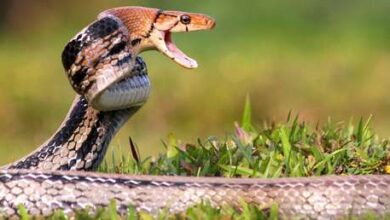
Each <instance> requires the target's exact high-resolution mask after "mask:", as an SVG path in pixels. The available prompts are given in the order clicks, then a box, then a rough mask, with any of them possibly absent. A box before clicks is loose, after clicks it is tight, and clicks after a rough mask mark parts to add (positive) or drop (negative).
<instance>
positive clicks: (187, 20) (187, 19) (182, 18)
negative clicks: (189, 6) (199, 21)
mask: <svg viewBox="0 0 390 220" xmlns="http://www.w3.org/2000/svg"><path fill="white" fill-rule="evenodd" d="M180 22H181V23H183V24H189V23H191V17H190V16H188V15H182V16H180Z"/></svg>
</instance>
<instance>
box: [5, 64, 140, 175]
mask: <svg viewBox="0 0 390 220" xmlns="http://www.w3.org/2000/svg"><path fill="white" fill-rule="evenodd" d="M132 75H136V76H143V77H147V70H146V64H145V63H144V62H143V60H142V59H141V58H137V59H136V64H135V67H134V68H133V73H132ZM139 108H140V106H135V107H132V108H128V109H124V110H118V111H108V112H104V111H98V110H96V109H94V108H92V107H91V106H90V105H89V104H88V102H87V100H86V99H85V98H84V97H83V96H79V95H78V96H76V98H75V100H74V102H73V104H72V106H71V109H70V111H69V113H68V115H67V117H66V118H65V120H64V122H63V123H62V125H61V127H60V128H59V129H58V131H57V132H56V133H55V134H54V135H53V137H52V138H50V139H49V140H48V141H47V142H46V143H44V144H43V145H42V146H41V147H39V148H38V149H37V150H36V151H35V152H33V153H32V154H30V155H28V156H26V157H25V158H23V159H21V160H19V161H16V162H14V163H13V164H11V165H8V166H5V167H3V169H31V170H96V168H97V167H98V166H99V164H100V163H101V161H102V160H103V157H104V155H105V153H106V150H107V147H108V145H109V143H110V141H111V138H112V137H113V136H114V135H115V134H116V132H117V131H118V130H119V128H120V127H121V126H122V125H123V124H124V123H125V122H126V121H127V120H128V119H129V117H130V116H131V115H133V114H134V113H135V112H137V110H138V109H139Z"/></svg>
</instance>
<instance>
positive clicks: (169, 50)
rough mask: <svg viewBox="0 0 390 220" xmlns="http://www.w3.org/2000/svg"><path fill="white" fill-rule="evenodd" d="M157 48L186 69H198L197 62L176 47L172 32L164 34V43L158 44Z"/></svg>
mask: <svg viewBox="0 0 390 220" xmlns="http://www.w3.org/2000/svg"><path fill="white" fill-rule="evenodd" d="M157 48H158V49H159V50H160V51H161V52H162V53H163V54H165V55H166V56H168V57H169V58H171V59H172V60H173V61H175V62H176V63H178V64H180V65H181V66H183V67H185V68H188V69H194V68H197V67H198V63H197V62H196V60H194V59H192V58H190V57H188V56H187V55H185V54H184V53H183V52H182V51H181V50H180V49H179V48H177V47H176V45H175V43H174V42H173V41H172V36H171V32H165V33H164V42H161V43H159V44H157Z"/></svg>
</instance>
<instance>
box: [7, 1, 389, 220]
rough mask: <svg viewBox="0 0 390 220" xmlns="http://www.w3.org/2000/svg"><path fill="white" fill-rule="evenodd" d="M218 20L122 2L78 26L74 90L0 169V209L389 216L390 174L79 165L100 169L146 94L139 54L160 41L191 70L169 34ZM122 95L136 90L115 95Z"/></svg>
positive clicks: (70, 70)
mask: <svg viewBox="0 0 390 220" xmlns="http://www.w3.org/2000/svg"><path fill="white" fill-rule="evenodd" d="M214 26H215V22H214V20H213V19H212V18H210V17H208V16H206V15H202V14H196V13H185V12H178V11H163V10H158V9H151V8H141V7H123V8H117V9H110V10H107V11H105V12H103V13H101V14H100V15H99V17H98V20H96V21H95V22H93V23H92V24H90V25H89V26H87V27H86V28H85V29H84V30H82V31H81V32H80V33H79V34H77V35H76V36H75V37H74V38H73V39H72V40H71V41H70V42H69V43H68V44H67V45H66V46H65V49H64V51H63V53H62V62H63V66H64V69H65V71H66V75H67V77H68V78H69V82H70V84H71V86H72V88H73V89H74V90H75V91H76V92H77V93H78V95H77V96H76V98H75V101H74V103H73V105H72V107H71V109H70V111H69V113H68V115H67V116H66V118H65V120H64V122H63V123H62V124H61V126H60V128H59V129H58V130H57V132H55V134H54V135H53V136H52V137H51V138H50V139H49V140H48V141H46V143H44V144H43V145H42V146H41V147H39V148H38V149H37V150H36V151H35V152H33V153H31V154H30V155H29V156H27V157H25V158H23V159H21V160H19V161H16V162H15V163H13V164H10V165H7V166H5V167H3V168H2V169H1V170H0V217H1V218H19V215H20V213H18V205H21V204H22V205H24V207H25V208H26V211H27V212H28V214H29V215H31V216H33V217H47V216H50V215H52V214H53V213H54V212H56V211H57V210H63V211H64V212H65V213H66V214H68V215H69V216H71V217H72V216H74V215H75V212H77V211H78V210H82V209H87V208H88V209H89V210H90V212H91V213H95V212H96V210H97V209H98V208H99V207H107V206H108V205H109V204H110V202H111V201H112V200H115V201H116V204H117V210H118V212H119V213H120V214H122V215H125V214H126V213H127V208H128V206H129V205H132V206H134V207H135V208H136V209H137V210H138V211H146V212H150V213H152V214H154V215H157V214H158V213H159V212H160V211H162V210H164V209H166V210H168V211H169V212H171V213H178V212H182V211H184V210H185V209H187V208H189V207H191V206H194V205H196V204H198V203H200V202H202V201H203V202H210V203H211V204H212V205H213V206H215V207H222V206H224V205H230V206H233V207H237V208H239V207H240V204H241V202H242V201H245V202H247V203H251V204H255V205H258V206H259V207H260V208H262V209H265V210H267V209H269V208H270V207H271V206H272V205H273V204H278V206H279V213H280V217H282V218H286V219H290V218H302V219H335V218H339V217H342V216H361V215H363V214H366V213H367V212H373V213H376V214H377V215H378V216H379V217H383V216H384V214H385V213H386V212H388V210H390V176H330V177H310V178H281V179H268V180H267V179H229V178H194V177H170V176H169V177H158V176H129V175H115V174H101V173H92V172H83V171H89V170H95V169H96V168H97V166H98V165H99V164H100V162H101V161H102V159H103V157H104V154H105V152H106V149H107V146H108V144H109V142H110V140H111V138H112V137H113V135H115V133H116V132H117V131H118V130H119V128H120V127H121V126H122V125H123V124H124V123H125V122H126V121H127V120H128V118H129V117H130V116H131V115H132V114H134V113H135V112H136V111H137V110H138V109H139V108H140V107H141V106H142V104H143V103H144V102H145V101H146V99H147V98H148V94H149V89H150V82H149V79H148V76H147V70H146V65H145V63H144V62H143V61H142V59H141V58H139V57H137V55H138V53H140V52H142V51H144V50H147V49H157V50H159V51H160V52H161V53H163V54H164V55H166V56H167V57H169V58H171V59H172V60H173V61H175V62H176V63H178V64H179V65H182V66H184V67H186V68H195V67H196V66H197V63H196V61H195V60H192V59H191V58H189V57H187V56H186V55H185V54H184V53H183V52H181V51H180V50H179V49H178V48H176V46H175V45H174V44H173V42H172V39H171V36H170V33H171V32H188V31H194V30H207V29H211V28H213V27H214ZM115 91H120V92H119V93H118V92H115ZM134 91H136V92H134ZM116 94H118V95H119V94H125V95H126V94H127V96H131V97H130V99H129V98H126V97H125V96H123V97H120V98H119V99H117V97H115V96H116ZM119 96H120V95H119ZM134 97H136V98H134ZM107 101H109V102H110V103H111V105H110V106H109V107H108V106H107ZM116 106H117V107H116ZM70 170H73V171H70ZM74 170H76V171H74Z"/></svg>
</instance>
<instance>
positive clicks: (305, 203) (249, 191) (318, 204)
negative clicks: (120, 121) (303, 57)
mask: <svg viewBox="0 0 390 220" xmlns="http://www.w3.org/2000/svg"><path fill="white" fill-rule="evenodd" d="M113 199H114V200H115V201H116V205H117V210H118V212H119V213H120V214H122V215H126V213H127V208H128V206H129V205H132V206H134V207H136V209H137V210H138V211H146V212H149V213H152V214H158V213H159V212H160V211H161V210H163V209H167V210H168V211H169V212H171V213H178V212H181V211H184V210H185V209H187V208H189V207H192V206H194V205H196V204H199V203H200V202H201V201H207V202H210V204H211V205H213V206H217V207H220V206H223V205H230V206H233V207H240V204H241V202H242V201H245V202H248V203H253V204H257V205H259V207H261V208H263V209H265V210H266V209H267V208H270V206H271V205H273V204H279V212H280V217H282V218H291V217H292V216H293V217H294V218H297V219H298V218H303V219H332V218H339V217H342V216H359V215H363V214H367V212H370V211H371V212H373V213H378V214H379V217H380V213H384V212H386V211H388V210H389V209H390V176H344V177H341V176H332V177H311V178H284V179H283V178H282V179H264V180H261V179H226V178H196V177H169V176H165V177H162V176H125V175H111V174H96V173H85V172H81V173H80V172H37V171H33V172H32V171H29V170H8V171H0V202H1V204H2V210H3V213H5V214H4V215H5V216H11V217H12V216H14V217H17V212H16V209H15V205H16V204H19V203H23V204H24V205H25V207H26V209H27V210H29V213H30V214H32V215H34V216H49V215H51V214H53V211H54V210H57V209H63V210H64V212H65V213H66V214H68V215H69V216H74V214H75V211H76V210H81V209H86V208H89V210H90V211H91V213H94V212H95V211H96V210H97V208H98V207H107V206H108V205H109V204H110V202H111V201H112V200H113Z"/></svg>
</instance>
